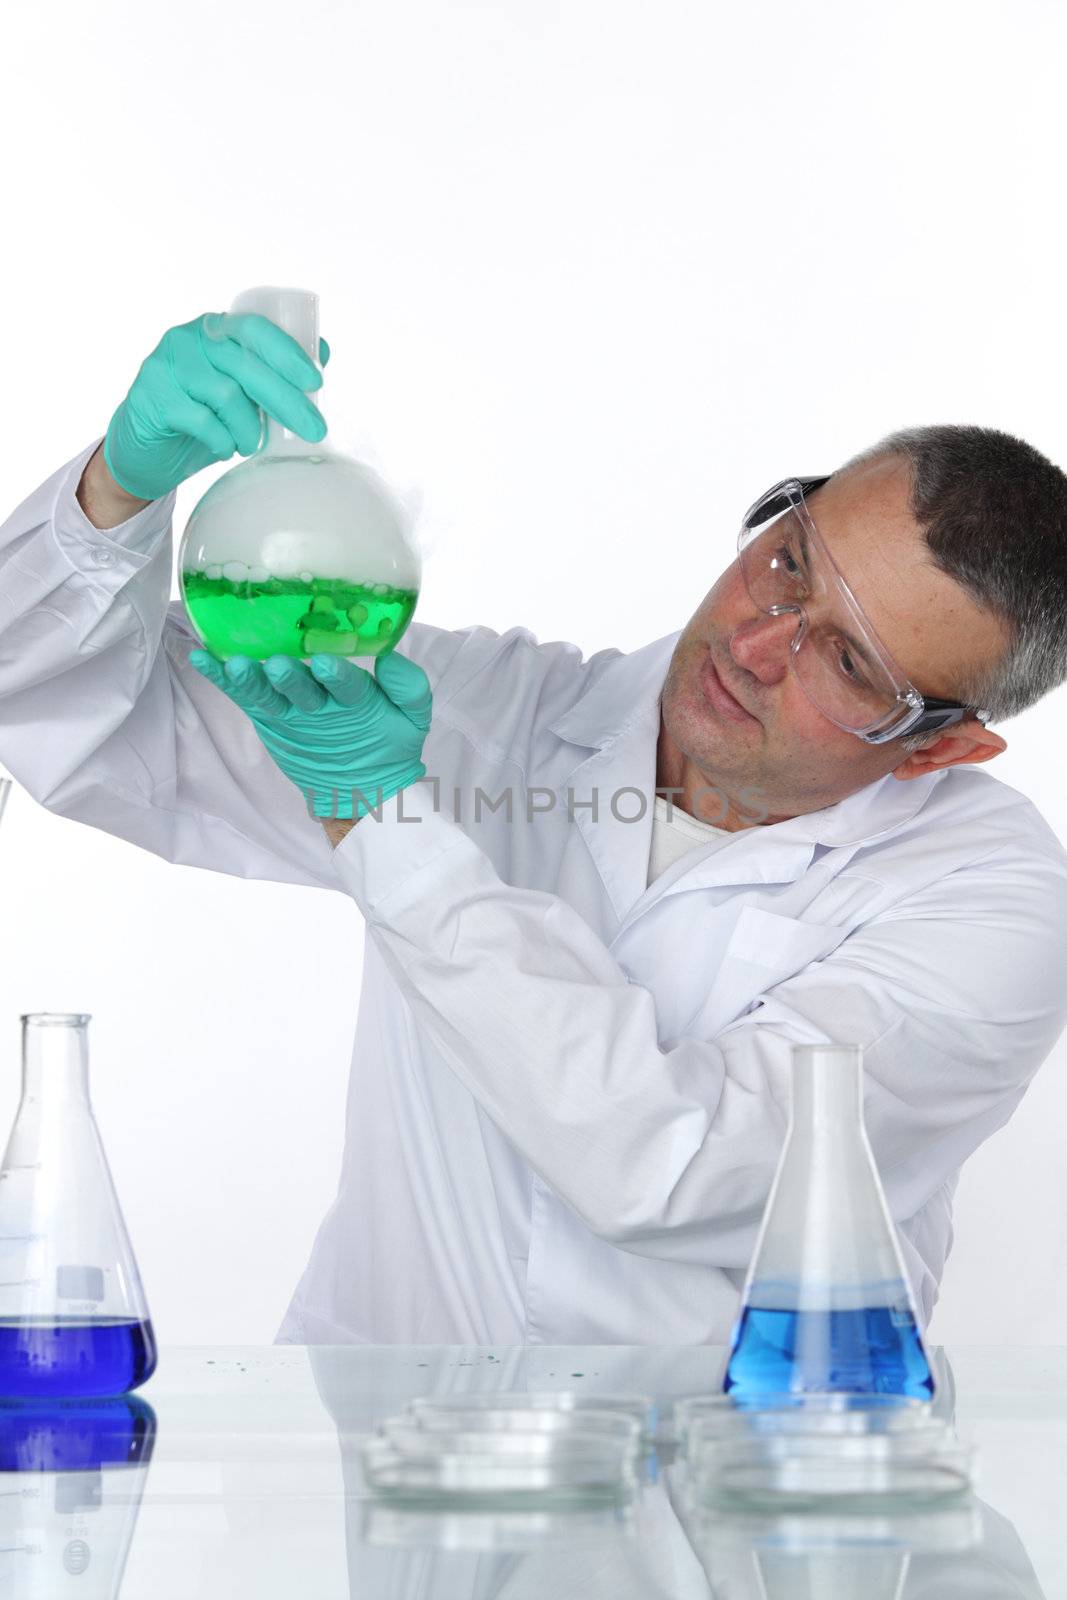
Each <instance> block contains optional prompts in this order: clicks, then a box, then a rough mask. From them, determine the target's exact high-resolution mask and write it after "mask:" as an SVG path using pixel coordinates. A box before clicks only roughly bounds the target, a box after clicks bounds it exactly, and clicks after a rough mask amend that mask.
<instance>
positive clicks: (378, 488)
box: [178, 286, 422, 660]
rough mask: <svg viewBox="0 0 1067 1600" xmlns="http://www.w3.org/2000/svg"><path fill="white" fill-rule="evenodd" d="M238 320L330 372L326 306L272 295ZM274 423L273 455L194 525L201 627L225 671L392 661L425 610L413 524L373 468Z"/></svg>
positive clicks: (196, 611)
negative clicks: (240, 658) (229, 665)
mask: <svg viewBox="0 0 1067 1600" xmlns="http://www.w3.org/2000/svg"><path fill="white" fill-rule="evenodd" d="M230 309H231V311H233V312H256V313H258V314H259V315H261V316H265V317H268V318H269V319H270V321H271V322H275V323H277V325H278V326H279V327H280V328H282V329H283V330H284V331H285V332H286V333H288V334H291V335H292V337H293V338H294V339H295V340H296V341H297V343H298V344H299V345H300V346H301V347H302V348H303V350H305V351H306V353H307V354H308V355H309V356H310V357H311V359H312V361H314V362H315V363H316V365H317V364H318V359H319V323H318V296H317V295H316V294H313V293H311V292H310V291H309V290H306V289H279V288H272V287H268V286H264V287H261V288H257V289H248V290H246V291H245V292H244V293H243V294H239V295H238V296H237V299H236V300H235V301H234V302H233V305H232V306H231V308H230ZM321 400H322V391H321V389H320V390H316V391H315V403H316V404H317V405H321ZM264 417H265V422H266V444H265V446H264V447H263V448H261V449H260V450H259V451H258V452H257V454H255V455H253V456H249V457H248V458H247V459H246V460H244V461H242V462H240V463H239V465H237V466H235V467H233V468H231V469H230V471H229V472H225V473H223V474H222V476H221V477H220V478H217V479H216V480H215V482H214V483H213V484H212V485H211V487H210V488H209V489H208V490H207V492H206V494H204V495H203V496H202V497H201V499H200V500H199V501H198V502H197V504H196V505H195V506H194V507H193V511H192V515H191V516H190V518H189V521H188V522H187V524H186V527H185V535H184V537H183V539H182V543H181V549H180V550H179V552H178V575H179V581H180V585H181V594H182V600H183V602H184V604H185V608H186V610H187V611H188V613H189V617H190V619H191V621H192V623H193V626H194V628H195V629H196V631H197V633H198V634H199V636H200V640H201V642H202V644H203V645H204V646H205V647H206V648H207V649H208V650H210V651H211V652H212V653H213V654H214V655H216V656H218V657H219V658H220V659H221V660H226V659H228V657H230V656H232V655H245V656H251V657H252V658H253V659H256V660H265V659H266V658H267V657H268V656H272V655H287V656H298V657H300V658H301V659H303V660H307V659H308V658H309V657H310V656H312V655H315V654H319V653H323V652H325V653H329V654H332V655H341V656H377V655H383V654H384V653H385V652H386V651H387V650H391V649H392V648H393V646H394V645H395V644H396V643H397V641H398V639H399V638H400V637H401V635H402V634H403V632H404V629H405V628H406V627H407V625H408V623H409V621H410V620H411V615H412V612H413V611H414V609H415V602H416V600H417V598H418V592H419V583H420V579H421V571H422V562H421V557H420V555H419V551H418V547H417V545H416V543H415V540H414V537H413V534H412V528H411V521H412V519H411V517H410V515H409V513H408V512H407V510H406V509H405V507H404V505H403V504H402V503H401V501H400V499H399V498H398V497H397V496H396V495H394V493H393V492H392V490H391V489H390V488H389V486H388V485H387V484H386V483H385V482H384V480H383V479H382V478H381V477H380V476H379V474H378V473H377V472H375V471H374V470H373V469H372V468H371V467H370V466H369V465H367V464H366V463H364V462H362V461H357V460H356V459H355V458H354V457H353V456H349V455H342V454H341V453H340V452H339V451H337V450H334V449H332V448H331V447H330V446H329V445H328V444H327V443H326V442H325V441H323V440H320V441H319V442H318V443H309V442H308V441H307V440H306V439H302V438H301V437H300V435H299V434H296V433H291V432H290V431H289V430H288V429H287V428H285V427H284V426H283V425H282V424H281V423H280V422H278V421H276V420H275V419H274V418H273V417H266V416H265V414H264Z"/></svg>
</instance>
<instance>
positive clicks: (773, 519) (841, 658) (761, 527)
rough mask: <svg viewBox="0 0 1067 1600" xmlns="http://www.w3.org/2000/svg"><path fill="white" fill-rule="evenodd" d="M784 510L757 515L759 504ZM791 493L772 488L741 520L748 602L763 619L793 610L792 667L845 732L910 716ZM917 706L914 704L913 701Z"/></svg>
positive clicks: (907, 698)
mask: <svg viewBox="0 0 1067 1600" xmlns="http://www.w3.org/2000/svg"><path fill="white" fill-rule="evenodd" d="M783 498H788V500H789V504H788V507H787V509H786V510H784V511H781V510H778V509H775V510H774V512H773V514H772V515H770V516H768V517H766V518H764V519H763V520H762V521H760V520H759V517H760V513H761V509H762V506H763V504H764V502H767V503H768V504H769V505H770V506H772V507H776V506H777V507H780V505H781V503H782V499H783ZM799 500H800V496H799V490H797V491H794V492H792V493H789V494H788V495H786V494H785V492H784V491H783V489H782V486H779V488H778V491H777V493H776V492H775V491H771V492H770V493H769V494H768V495H767V496H765V497H764V502H758V503H757V505H756V506H754V507H753V509H752V511H750V512H749V515H748V516H747V517H746V518H745V524H744V526H743V527H742V529H741V534H740V537H739V539H738V543H737V554H738V562H739V563H740V567H741V574H742V577H743V578H744V580H745V585H746V587H747V589H748V592H749V595H750V596H751V598H752V600H753V602H754V603H755V604H756V605H757V606H758V607H759V608H760V610H761V611H765V612H767V613H768V614H769V615H771V616H782V615H786V614H788V613H790V612H792V613H794V614H795V615H796V633H795V634H794V636H793V639H792V642H791V649H792V662H793V670H794V672H795V673H796V675H797V678H798V680H799V682H800V685H801V688H802V689H803V690H804V693H805V694H806V695H807V696H808V699H809V700H810V701H811V702H812V704H813V705H814V706H815V707H816V709H817V710H819V711H821V712H822V713H823V715H824V716H827V717H829V718H830V720H831V721H832V722H835V723H837V725H838V727H841V728H844V729H846V730H847V731H849V732H852V733H859V732H867V731H870V730H872V729H880V728H882V727H883V726H885V725H886V724H887V723H888V724H891V725H894V726H895V725H896V724H897V722H898V720H899V721H900V722H901V723H902V724H905V723H907V722H910V721H912V720H913V719H914V712H915V710H916V709H918V708H919V707H918V706H917V703H916V700H915V698H914V694H913V693H912V694H909V693H908V692H907V690H906V688H903V687H902V686H901V685H900V683H899V680H898V679H897V678H896V677H895V675H894V673H893V671H892V669H891V668H890V666H889V665H888V663H887V661H886V660H885V657H884V652H883V650H882V647H881V646H880V645H879V643H878V641H877V639H876V638H875V637H874V635H873V633H872V632H871V630H870V629H869V627H868V625H867V623H866V621H865V619H864V617H863V613H862V612H861V611H860V609H859V607H858V605H857V604H856V602H855V600H854V599H853V598H852V596H851V595H850V593H849V591H848V589H847V588H846V586H845V584H844V581H843V579H842V578H841V577H840V575H839V574H838V573H837V571H836V569H835V568H834V567H833V565H832V564H831V562H830V561H829V558H828V556H827V555H826V554H824V547H822V545H821V541H819V539H818V534H817V533H814V531H813V527H812V525H810V523H809V521H808V519H806V518H805V517H804V515H803V513H802V511H801V510H800V509H799ZM920 704H921V703H920Z"/></svg>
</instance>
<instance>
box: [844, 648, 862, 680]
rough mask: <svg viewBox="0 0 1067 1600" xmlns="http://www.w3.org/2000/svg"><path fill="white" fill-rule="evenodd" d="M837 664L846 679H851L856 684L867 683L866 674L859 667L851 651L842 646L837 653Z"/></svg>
mask: <svg viewBox="0 0 1067 1600" xmlns="http://www.w3.org/2000/svg"><path fill="white" fill-rule="evenodd" d="M837 664H838V666H839V667H840V668H841V671H842V672H843V673H844V674H845V677H846V678H851V679H852V681H853V682H854V683H866V682H867V678H866V675H865V673H864V672H863V671H862V670H861V669H860V668H859V667H858V666H857V664H856V662H855V661H854V660H853V658H852V656H851V654H850V653H849V651H848V650H847V649H846V648H845V647H844V646H842V647H841V649H839V650H838V653H837Z"/></svg>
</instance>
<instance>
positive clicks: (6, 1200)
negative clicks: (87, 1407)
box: [0, 1011, 156, 1399]
mask: <svg viewBox="0 0 1067 1600" xmlns="http://www.w3.org/2000/svg"><path fill="white" fill-rule="evenodd" d="M89 1021H90V1019H89V1017H88V1016H84V1015H82V1014H80V1013H67V1012H53V1011H40V1012H32V1013H30V1014H28V1015H26V1016H24V1017H23V1018H22V1099H21V1101H20V1103H19V1108H18V1113H17V1115H16V1117H15V1125H14V1127H13V1128H12V1130H11V1137H10V1139H9V1140H8V1145H7V1150H6V1152H5V1154H4V1162H3V1167H2V1169H0V1396H5V1397H11V1396H28V1397H32V1398H36V1399H51V1398H61V1397H72V1398H73V1397H78V1396H88V1395H118V1394H123V1393H125V1392H126V1391H127V1390H129V1389H135V1388H137V1386H138V1385H139V1384H142V1383H144V1381H145V1379H146V1378H149V1377H151V1375H152V1373H153V1372H154V1371H155V1366H156V1343H155V1337H154V1335H153V1332H152V1324H151V1322H150V1320H149V1316H148V1308H147V1305H146V1303H145V1297H144V1291H143V1289H142V1288H141V1279H140V1275H139V1273H138V1271H137V1263H136V1261H135V1260H134V1256H133V1251H132V1249H131V1247H130V1241H129V1238H128V1236H127V1233H126V1228H125V1224H124V1223H123V1220H122V1213H121V1211H120V1210H119V1203H118V1198H117V1196H116V1194H115V1189H114V1185H113V1184H112V1181H111V1174H110V1172H109V1171H108V1165H107V1157H106V1156H105V1154H104V1147H103V1145H102V1143H101V1140H100V1134H99V1132H98V1130H97V1126H96V1121H95V1119H94V1117H93V1112H92V1107H91V1105H90V1103H89V1062H88V1041H87V1035H86V1030H87V1028H88V1024H89Z"/></svg>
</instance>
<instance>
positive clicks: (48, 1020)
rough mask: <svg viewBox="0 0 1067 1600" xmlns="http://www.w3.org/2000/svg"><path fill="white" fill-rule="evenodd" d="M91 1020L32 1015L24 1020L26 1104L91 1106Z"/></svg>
mask: <svg viewBox="0 0 1067 1600" xmlns="http://www.w3.org/2000/svg"><path fill="white" fill-rule="evenodd" d="M89 1022H90V1018H89V1017H88V1016H86V1015H83V1014H81V1013H78V1012H67V1013H60V1012H53V1011H38V1012H33V1013H31V1014H29V1015H27V1016H24V1017H23V1019H22V1099H23V1102H24V1103H27V1102H31V1101H32V1102H36V1103H38V1104H46V1103H51V1102H59V1101H65V1102H67V1103H70V1102H74V1103H79V1104H83V1105H88V1104H89V1037H88V1027H89Z"/></svg>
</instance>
